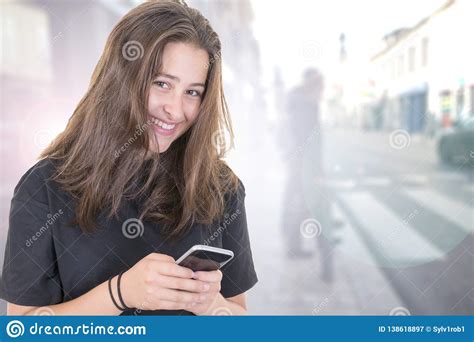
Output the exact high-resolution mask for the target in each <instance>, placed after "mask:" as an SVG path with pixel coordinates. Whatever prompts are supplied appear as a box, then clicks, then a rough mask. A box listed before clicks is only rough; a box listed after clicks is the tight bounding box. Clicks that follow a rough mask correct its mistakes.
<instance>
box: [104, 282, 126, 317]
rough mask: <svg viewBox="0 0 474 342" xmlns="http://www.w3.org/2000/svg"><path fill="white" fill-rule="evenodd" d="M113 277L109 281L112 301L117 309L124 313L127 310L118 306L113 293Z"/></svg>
mask: <svg viewBox="0 0 474 342" xmlns="http://www.w3.org/2000/svg"><path fill="white" fill-rule="evenodd" d="M113 277H114V276H111V277H110V278H109V281H108V286H109V294H110V298H111V299H112V302H113V303H114V305H115V307H116V308H117V309H119V310H120V311H124V310H125V309H124V308H121V307H120V306H118V304H117V302H116V301H115V298H114V294H113V293H112V278H113Z"/></svg>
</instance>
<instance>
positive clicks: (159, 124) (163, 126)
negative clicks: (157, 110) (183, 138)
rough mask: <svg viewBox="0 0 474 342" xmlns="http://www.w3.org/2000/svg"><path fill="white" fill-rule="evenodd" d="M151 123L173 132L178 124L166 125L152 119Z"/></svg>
mask: <svg viewBox="0 0 474 342" xmlns="http://www.w3.org/2000/svg"><path fill="white" fill-rule="evenodd" d="M151 121H152V122H153V123H154V124H155V125H158V126H160V127H161V128H163V129H167V130H172V129H173V128H174V127H175V126H176V124H172V125H168V124H166V123H164V122H163V121H161V120H159V119H157V118H152V119H151Z"/></svg>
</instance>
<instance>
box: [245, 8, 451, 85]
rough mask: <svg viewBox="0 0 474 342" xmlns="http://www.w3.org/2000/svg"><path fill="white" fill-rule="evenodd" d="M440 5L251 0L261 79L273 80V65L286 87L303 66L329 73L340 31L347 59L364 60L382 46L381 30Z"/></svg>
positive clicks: (405, 24) (403, 23) (405, 23)
mask: <svg viewBox="0 0 474 342" xmlns="http://www.w3.org/2000/svg"><path fill="white" fill-rule="evenodd" d="M444 3H446V0H429V1H426V0H384V1H376V0H359V1H350V0H332V1H323V0H295V1H291V2H289V1H271V2H269V1H267V0H252V5H253V8H254V11H255V21H254V31H255V35H256V38H257V39H258V41H259V44H260V48H261V53H262V61H264V63H263V68H264V70H263V71H264V75H263V77H264V81H265V82H272V80H273V76H274V68H275V66H276V65H280V66H281V68H282V72H283V76H284V79H285V80H286V84H285V86H292V85H293V84H295V83H297V82H298V81H299V79H300V76H301V70H302V69H303V68H304V67H305V66H309V65H312V66H318V67H321V68H323V69H324V71H325V73H331V72H332V71H333V70H334V68H335V67H336V66H337V62H338V56H339V35H340V33H341V32H344V33H345V34H346V47H347V53H348V58H350V59H351V61H352V62H357V61H364V60H367V59H368V58H370V56H371V55H373V54H374V52H375V51H377V50H378V49H379V48H380V47H381V44H382V38H383V36H384V35H385V34H387V33H389V32H392V31H393V30H395V29H398V28H400V27H409V26H413V25H415V24H416V23H417V22H418V21H420V20H421V19H423V18H425V17H427V16H428V15H430V14H431V13H432V12H433V11H435V10H436V9H438V8H439V7H441V6H442V5H443V4H444ZM295 33H297V34H298V36H295Z"/></svg>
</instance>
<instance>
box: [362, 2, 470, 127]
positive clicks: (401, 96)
mask: <svg viewBox="0 0 474 342" xmlns="http://www.w3.org/2000/svg"><path fill="white" fill-rule="evenodd" d="M468 13H474V9H473V3H472V2H471V1H466V0H450V1H448V2H446V3H445V4H444V5H443V6H442V7H441V8H439V9H438V10H437V11H435V12H434V13H432V14H431V15H429V16H428V17H426V18H424V19H423V20H421V21H420V22H419V23H418V24H416V25H415V26H413V27H411V28H402V29H398V30H396V31H393V32H391V33H389V34H387V35H386V36H385V37H384V40H385V47H384V48H383V49H382V50H381V51H380V52H379V53H377V54H376V55H375V56H374V57H373V58H372V59H371V74H372V75H371V76H372V77H373V78H374V79H375V83H376V85H377V94H378V99H379V100H380V98H381V97H382V96H386V97H387V101H386V102H385V103H386V105H385V106H384V108H382V114H381V115H382V120H383V125H382V127H383V128H385V129H394V128H403V129H406V130H407V131H409V132H411V133H416V132H430V133H432V132H431V131H432V130H434V129H436V127H440V126H449V125H451V124H452V122H453V121H455V120H458V119H460V118H462V117H463V116H464V115H473V114H472V112H473V111H474V107H473V101H474V100H473V89H474V68H473V65H472V61H473V60H474V48H473V47H472V44H470V43H469V42H470V39H469V37H468V34H469V32H468V31H467V30H466V20H464V19H462V18H466V19H467V18H468ZM469 113H471V114H469Z"/></svg>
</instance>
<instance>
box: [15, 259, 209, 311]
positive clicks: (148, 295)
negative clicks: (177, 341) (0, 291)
mask: <svg viewBox="0 0 474 342" xmlns="http://www.w3.org/2000/svg"><path fill="white" fill-rule="evenodd" d="M193 275H194V274H193V272H192V271H191V270H190V269H188V268H185V267H182V266H179V265H177V264H176V263H175V261H174V259H173V258H172V257H171V256H168V255H164V254H158V253H151V254H149V255H147V256H146V257H144V258H143V259H141V260H140V261H139V262H137V263H136V264H135V265H134V266H133V267H132V268H131V269H129V270H128V271H127V272H125V273H124V274H123V278H122V282H121V284H120V288H121V293H122V295H123V300H124V301H125V304H126V305H127V306H129V307H131V308H137V309H140V310H189V309H191V308H192V306H191V304H192V303H196V304H200V303H201V302H202V301H204V299H203V297H205V295H206V292H207V291H208V290H209V288H210V284H209V283H207V282H206V281H201V280H196V279H192V278H193ZM117 278H118V277H117V276H115V277H114V278H112V294H113V297H114V298H115V300H116V301H117V302H118V300H119V297H118V293H117ZM107 283H108V281H105V282H103V283H102V284H100V285H98V286H96V287H95V288H93V289H92V290H90V291H89V292H87V293H86V294H84V295H82V296H80V297H77V298H75V299H73V300H70V301H68V302H64V303H60V304H54V305H49V306H47V307H31V306H21V305H15V304H10V303H9V304H8V309H7V314H9V315H38V314H41V313H46V312H47V311H50V310H52V312H51V314H54V315H109V316H110V315H118V314H120V313H121V310H119V309H118V308H117V307H115V305H114V303H113V301H112V298H111V297H110V294H109V289H108V284H107Z"/></svg>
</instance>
